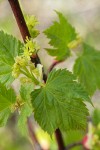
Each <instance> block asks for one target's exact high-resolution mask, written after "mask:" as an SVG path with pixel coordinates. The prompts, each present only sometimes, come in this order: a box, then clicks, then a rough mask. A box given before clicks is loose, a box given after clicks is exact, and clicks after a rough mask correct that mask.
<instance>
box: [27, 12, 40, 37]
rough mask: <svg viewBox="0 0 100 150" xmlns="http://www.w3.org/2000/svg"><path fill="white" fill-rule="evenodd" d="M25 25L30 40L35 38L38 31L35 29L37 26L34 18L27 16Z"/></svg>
mask: <svg viewBox="0 0 100 150" xmlns="http://www.w3.org/2000/svg"><path fill="white" fill-rule="evenodd" d="M26 24H27V26H28V29H29V32H30V34H31V37H32V38H35V37H37V36H38V35H39V30H37V29H35V26H36V25H38V24H39V22H38V21H37V18H36V17H35V16H33V15H32V16H31V15H27V16H26Z"/></svg>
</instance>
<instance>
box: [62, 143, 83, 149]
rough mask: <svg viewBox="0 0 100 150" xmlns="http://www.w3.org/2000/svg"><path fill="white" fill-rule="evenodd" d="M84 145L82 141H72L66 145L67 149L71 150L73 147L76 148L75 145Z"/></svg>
mask: <svg viewBox="0 0 100 150" xmlns="http://www.w3.org/2000/svg"><path fill="white" fill-rule="evenodd" d="M81 145H82V141H79V142H76V143H72V144H70V145H68V146H66V148H65V150H69V149H71V148H74V147H75V146H81Z"/></svg>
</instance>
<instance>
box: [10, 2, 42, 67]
mask: <svg viewBox="0 0 100 150" xmlns="http://www.w3.org/2000/svg"><path fill="white" fill-rule="evenodd" d="M8 1H9V3H10V6H11V8H12V11H13V14H14V16H15V18H16V21H17V24H18V27H19V30H20V33H21V35H22V37H23V40H24V42H25V40H26V37H28V38H30V37H31V36H30V33H29V30H28V28H27V25H26V22H25V19H24V16H23V13H22V11H21V8H20V5H19V2H18V0H8ZM31 61H32V62H33V63H35V65H36V64H39V63H40V59H39V57H38V55H37V54H36V55H35V56H34V57H31Z"/></svg>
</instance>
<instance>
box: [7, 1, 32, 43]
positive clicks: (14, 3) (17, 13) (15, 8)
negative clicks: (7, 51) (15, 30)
mask: <svg viewBox="0 0 100 150" xmlns="http://www.w3.org/2000/svg"><path fill="white" fill-rule="evenodd" d="M8 1H9V3H10V6H11V8H12V11H13V13H14V16H15V18H16V21H17V24H18V26H19V29H20V32H21V34H22V37H23V40H24V41H25V39H26V36H28V37H30V33H29V31H28V28H27V26H26V22H25V19H24V17H23V14H22V11H21V9H20V6H19V2H18V0H8Z"/></svg>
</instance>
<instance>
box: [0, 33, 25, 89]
mask: <svg viewBox="0 0 100 150" xmlns="http://www.w3.org/2000/svg"><path fill="white" fill-rule="evenodd" d="M22 46H23V44H22V43H21V42H20V41H18V40H17V39H16V38H14V37H13V36H11V35H8V34H6V33H4V32H3V31H0V81H1V82H2V83H4V84H5V85H6V86H8V85H10V84H11V83H12V82H13V80H14V78H13V77H12V66H13V64H14V57H16V56H17V55H20V54H21V52H22V50H21V47H22Z"/></svg>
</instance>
